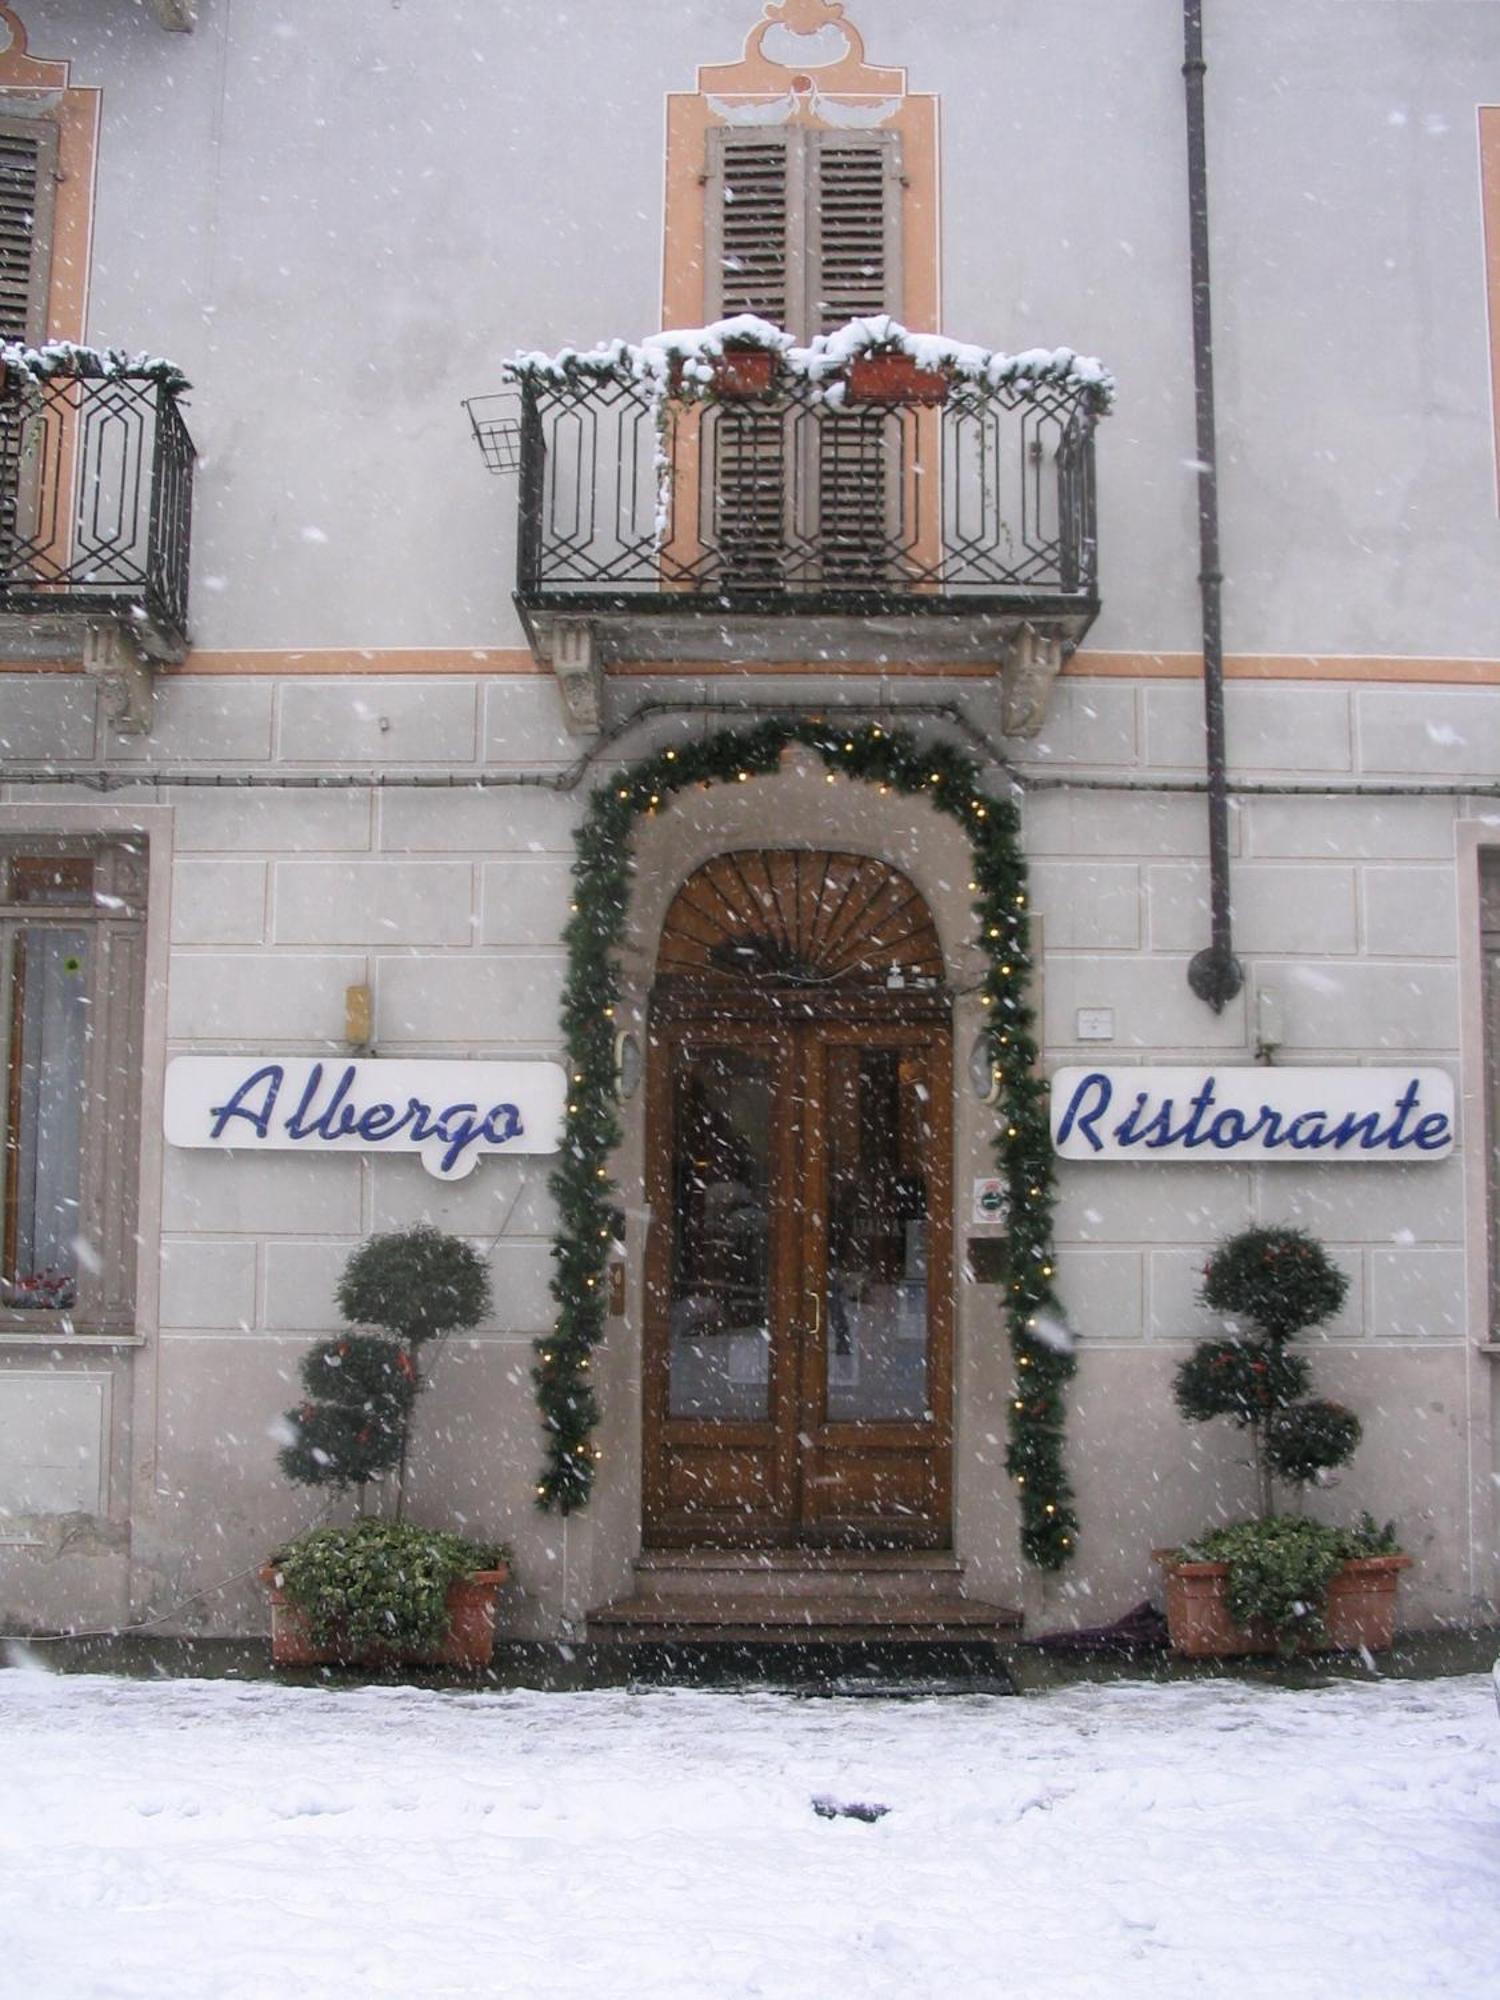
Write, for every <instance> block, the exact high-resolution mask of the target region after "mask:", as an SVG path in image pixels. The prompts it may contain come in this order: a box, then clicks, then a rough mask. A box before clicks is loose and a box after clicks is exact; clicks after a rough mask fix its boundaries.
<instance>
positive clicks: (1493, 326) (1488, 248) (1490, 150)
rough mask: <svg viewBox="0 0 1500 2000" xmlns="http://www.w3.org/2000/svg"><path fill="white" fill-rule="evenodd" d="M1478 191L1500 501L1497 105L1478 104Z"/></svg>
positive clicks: (1499, 111) (1499, 155) (1499, 497)
mask: <svg viewBox="0 0 1500 2000" xmlns="http://www.w3.org/2000/svg"><path fill="white" fill-rule="evenodd" d="M1479 194H1480V202H1481V205H1482V208H1483V213H1484V282H1485V293H1486V296H1487V298H1488V302H1489V321H1490V424H1491V428H1492V430H1493V431H1494V436H1495V476H1496V482H1497V484H1496V502H1497V505H1500V105H1496V104H1481V105H1480V107H1479Z"/></svg>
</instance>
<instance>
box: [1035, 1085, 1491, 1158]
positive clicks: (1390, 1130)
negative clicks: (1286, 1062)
mask: <svg viewBox="0 0 1500 2000" xmlns="http://www.w3.org/2000/svg"><path fill="white" fill-rule="evenodd" d="M1052 1143H1053V1145H1054V1146H1055V1147H1056V1149H1057V1152H1058V1153H1059V1154H1060V1156H1061V1157H1062V1158H1063V1159H1065V1160H1225V1161H1236V1162H1238V1161H1245V1160H1256V1161H1270V1160H1280V1161H1291V1162H1301V1163H1306V1162H1308V1161H1315V1162H1318V1163H1320V1164H1321V1163H1322V1162H1324V1161H1328V1160H1363V1161H1372V1160H1388V1161H1404V1162H1410V1161H1413V1160H1439V1159H1442V1158H1443V1157H1444V1156H1445V1155H1446V1154H1448V1153H1450V1152H1452V1150H1453V1081H1452V1078H1451V1077H1449V1076H1448V1075H1447V1073H1446V1072H1445V1071H1443V1070H1440V1069H1353V1068H1346V1069H1260V1068H1254V1069H1252V1068H1248V1067H1239V1068H1232V1069H1210V1068H1202V1069H1060V1070H1058V1072H1057V1073H1056V1075H1055V1076H1054V1077H1053V1079H1052Z"/></svg>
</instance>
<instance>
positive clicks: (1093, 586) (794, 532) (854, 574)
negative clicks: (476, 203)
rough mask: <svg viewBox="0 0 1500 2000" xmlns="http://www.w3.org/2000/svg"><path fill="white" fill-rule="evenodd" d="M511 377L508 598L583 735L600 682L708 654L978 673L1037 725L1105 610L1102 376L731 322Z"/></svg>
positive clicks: (908, 342)
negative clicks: (515, 543)
mask: <svg viewBox="0 0 1500 2000" xmlns="http://www.w3.org/2000/svg"><path fill="white" fill-rule="evenodd" d="M747 329H748V332H747ZM934 364H935V365H934ZM510 373H511V377H512V380H513V381H514V382H515V384H516V386H517V389H518V391H519V405H518V409H517V412H516V421H517V424H518V428H519V440H518V442H519V469H520V481H521V490H520V536H519V548H518V561H517V587H516V603H517V605H518V607H519V609H520V612H521V616H522V618H523V620H524V621H525V624H526V629H527V632H528V635H529V637H530V639H531V643H532V646H533V649H534V651H535V652H536V654H537V657H538V658H539V659H542V660H544V661H546V662H547V663H549V664H550V665H551V666H552V667H553V668H554V669H555V671H556V672H557V674H558V677H559V680H560V681H561V682H562V684H563V688H564V693H565V695H566V696H567V697H568V700H569V708H570V713H571V714H572V716H573V719H574V721H575V722H576V723H577V724H578V726H580V727H584V728H586V727H589V726H591V724H592V723H594V722H595V720H596V717H597V706H598V699H599V694H600V690H601V685H602V676H603V674H604V673H605V672H606V671H607V670H608V668H609V667H610V666H612V665H615V664H617V663H629V662H645V663H655V664H660V665H662V666H664V667H666V668H668V669H670V668H672V667H674V666H680V667H684V668H686V667H689V666H691V665H695V664H703V663H712V662H728V661H732V662H806V661H818V662H824V661H827V662H834V663H861V664H868V665H869V666H870V667H871V668H872V670H874V671H882V672H899V671H901V670H902V669H903V668H905V667H910V666H927V667H936V668H937V669H938V670H941V668H942V667H943V666H945V665H949V666H957V665H962V664H963V663H967V662H975V661H978V662H987V663H989V664H991V665H993V666H995V667H997V668H1000V669H1002V670H1003V671H1004V673H1005V674H1006V676H1007V707H1008V708H1009V709H1010V710H1011V711H1012V717H1011V720H1012V723H1013V725H1014V727H1015V729H1016V731H1017V733H1026V731H1027V729H1028V727H1035V726H1037V725H1038V724H1039V723H1040V720H1041V709H1044V707H1045V698H1046V687H1047V685H1048V684H1049V683H1050V678H1051V676H1052V675H1055V673H1056V671H1057V668H1058V666H1059V665H1060V663H1061V660H1062V659H1063V658H1064V657H1066V655H1067V653H1069V652H1071V651H1072V650H1073V648H1074V647H1076V646H1077V644H1078V642H1079V640H1080V639H1081V638H1082V637H1083V634H1084V633H1085V632H1086V631H1087V630H1088V627H1089V625H1090V624H1091V622H1092V621H1093V619H1094V617H1095V616H1096V614H1097V612H1098V608H1099V603H1098V595H1097V570H1096V549H1095V525H1094V449H1093V431H1094V424H1095V420H1096V418H1097V417H1098V415H1099V414H1101V412H1102V411H1103V410H1104V409H1106V408H1107V407H1108V400H1109V392H1110V386H1111V385H1110V383H1109V378H1108V376H1107V375H1105V374H1104V372H1103V370H1101V369H1099V367H1098V364H1097V363H1091V362H1087V361H1083V360H1081V359H1080V358H1079V357H1077V356H1075V355H1073V354H1072V353H1071V352H1070V351H1069V350H1066V349H1062V350H1058V351H1056V352H1055V353H1037V354H1032V355H1025V356H1019V357H1006V356H996V355H991V354H988V353H985V352H984V351H983V350H980V349H975V348H967V347H960V346H958V345H957V343H953V342H946V341H943V340H941V339H939V338H937V337H929V338H927V339H925V340H924V339H923V338H921V337H913V336H907V335H905V334H904V333H903V331H902V329H901V328H899V327H894V326H893V325H892V323H891V322H888V321H880V322H869V321H856V322H854V323H853V324H852V326H851V327H850V328H846V329H844V330H843V332H842V334H835V335H830V336H826V337H825V338H824V339H823V340H822V341H820V342H814V343H813V345H812V347H810V348H795V347H793V346H792V344H791V342H790V340H789V339H788V337H787V336H785V335H784V334H781V333H780V332H779V330H778V329H775V328H770V327H766V326H765V325H764V324H763V323H762V322H727V323H725V324H724V325H723V326H721V327H719V328H709V329H704V330H703V332H702V333H701V334H698V333H695V334H692V335H662V336H658V337H657V339H656V340H654V341H648V342H645V343H643V344H642V345H641V346H640V347H636V348H632V347H627V346H625V345H624V344H623V343H617V344H616V345H615V346H614V347H611V348H607V349H601V350H596V351H595V352H594V353H592V354H586V355H578V354H571V353H569V354H564V355H561V356H559V357H557V358H556V359H555V360H553V359H548V358H544V357H539V356H533V357H526V358H523V359H521V360H519V361H518V362H516V363H515V364H513V366H512V368H511V371H510ZM476 427H477V426H476ZM481 442H483V439H481Z"/></svg>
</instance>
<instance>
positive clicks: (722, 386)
mask: <svg viewBox="0 0 1500 2000" xmlns="http://www.w3.org/2000/svg"><path fill="white" fill-rule="evenodd" d="M713 371H714V394H715V395H716V396H720V397H722V398H723V399H724V401H725V402H726V403H739V402H745V401H747V400H748V399H749V398H750V397H752V396H764V395H766V394H768V393H769V391H770V387H771V383H772V380H773V378H774V376H775V373H776V356H775V355H774V354H773V353H772V352H771V350H770V348H768V347H746V348H728V349H726V351H725V352H724V353H723V354H719V355H716V356H715V357H714V362H713Z"/></svg>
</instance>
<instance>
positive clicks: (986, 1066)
mask: <svg viewBox="0 0 1500 2000" xmlns="http://www.w3.org/2000/svg"><path fill="white" fill-rule="evenodd" d="M969 1087H970V1089H971V1090H972V1091H973V1092H974V1095H975V1096H976V1097H977V1098H978V1099H979V1102H980V1103H981V1104H993V1103H994V1102H995V1100H996V1098H997V1097H998V1096H999V1095H1000V1066H999V1064H998V1063H997V1062H996V1061H995V1057H994V1054H993V1052H992V1050H991V1048H990V1038H989V1035H988V1033H987V1032H986V1030H984V1029H981V1030H980V1031H979V1033H978V1034H977V1035H976V1036H975V1037H974V1046H973V1048H971V1049H970V1051H969Z"/></svg>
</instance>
